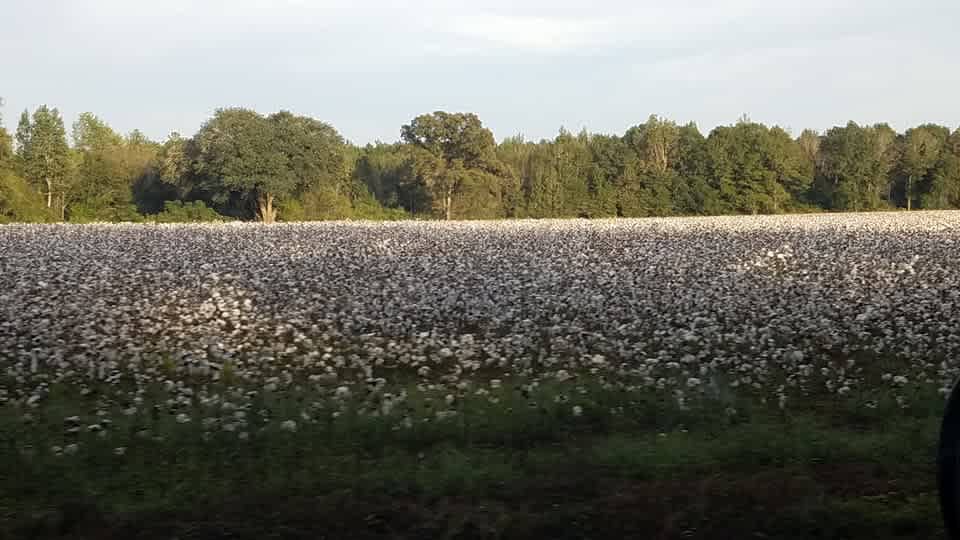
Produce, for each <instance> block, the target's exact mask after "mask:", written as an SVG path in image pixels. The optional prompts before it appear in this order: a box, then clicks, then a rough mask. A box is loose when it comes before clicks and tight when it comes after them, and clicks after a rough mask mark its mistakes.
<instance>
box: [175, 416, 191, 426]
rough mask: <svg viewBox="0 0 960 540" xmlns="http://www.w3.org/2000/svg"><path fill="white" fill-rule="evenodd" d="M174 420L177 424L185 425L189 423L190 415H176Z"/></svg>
mask: <svg viewBox="0 0 960 540" xmlns="http://www.w3.org/2000/svg"><path fill="white" fill-rule="evenodd" d="M176 420H177V423H178V424H187V423H189V422H190V415H188V414H186V413H180V414H178V415H177V417H176Z"/></svg>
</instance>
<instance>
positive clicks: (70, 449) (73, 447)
mask: <svg viewBox="0 0 960 540" xmlns="http://www.w3.org/2000/svg"><path fill="white" fill-rule="evenodd" d="M78 451H80V445H79V444H77V443H71V444H68V445H67V446H65V447H64V448H63V453H64V454H66V455H68V456H72V455H74V454H76V453H77V452H78Z"/></svg>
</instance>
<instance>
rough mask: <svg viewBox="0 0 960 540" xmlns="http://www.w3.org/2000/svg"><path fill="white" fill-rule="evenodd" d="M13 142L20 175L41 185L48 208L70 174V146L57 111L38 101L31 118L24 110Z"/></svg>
mask: <svg viewBox="0 0 960 540" xmlns="http://www.w3.org/2000/svg"><path fill="white" fill-rule="evenodd" d="M17 143H18V156H19V158H20V161H21V170H22V172H23V174H24V176H25V177H26V178H27V179H28V180H29V181H30V182H32V183H33V184H34V185H40V186H42V189H43V190H44V195H45V196H46V201H47V208H49V209H52V208H53V201H54V196H58V197H61V198H62V197H63V195H64V190H65V189H66V187H67V186H66V184H67V181H68V180H69V178H70V147H69V146H68V145H67V136H66V130H65V129H64V127H63V118H61V117H60V112H59V111H58V110H57V109H55V108H54V109H50V108H48V107H47V106H46V105H41V106H40V107H38V108H37V110H36V111H34V113H33V117H32V118H31V117H30V115H29V113H27V112H26V111H24V114H23V116H21V119H20V125H19V126H18V127H17Z"/></svg>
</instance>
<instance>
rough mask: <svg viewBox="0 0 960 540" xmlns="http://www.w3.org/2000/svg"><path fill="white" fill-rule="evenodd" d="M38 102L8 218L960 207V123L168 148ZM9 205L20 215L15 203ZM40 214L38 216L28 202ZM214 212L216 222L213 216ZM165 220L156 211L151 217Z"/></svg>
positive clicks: (456, 125) (1, 138) (18, 157)
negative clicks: (66, 118)
mask: <svg viewBox="0 0 960 540" xmlns="http://www.w3.org/2000/svg"><path fill="white" fill-rule="evenodd" d="M71 135H72V137H71V139H72V145H71V144H69V143H68V140H67V137H66V133H65V129H64V126H63V119H62V118H61V116H60V113H59V112H58V111H57V109H56V108H50V107H48V106H46V105H43V106H40V107H38V108H37V109H36V110H35V111H33V113H31V112H29V111H24V112H23V114H22V115H21V117H20V121H19V123H18V125H17V128H16V131H15V134H14V135H13V136H11V135H10V133H9V132H7V130H6V129H4V128H3V127H2V123H0V172H2V171H5V172H4V174H5V176H4V177H3V182H2V183H0V193H2V194H3V195H2V197H3V198H2V199H0V200H2V204H3V205H4V206H3V208H4V209H5V210H3V212H5V213H4V214H3V215H4V216H5V218H4V219H6V220H17V219H20V220H41V221H43V220H48V219H62V220H69V221H91V220H100V221H121V220H122V221H130V220H139V219H162V220H167V221H169V220H177V219H201V218H202V219H212V217H211V216H212V215H220V216H227V217H231V218H238V219H257V220H261V221H264V222H273V221H276V220H286V221H290V220H315V219H349V218H361V219H396V218H402V217H405V216H406V217H421V218H439V219H489V218H512V217H532V218H547V217H615V216H620V217H640V216H668V215H713V214H733V213H751V214H753V213H779V212H792V211H817V210H821V211H860V210H881V209H894V208H904V209H906V210H912V209H918V208H919V209H924V208H928V209H944V208H960V129H951V128H950V127H947V126H939V125H934V124H924V125H920V126H915V127H912V128H910V129H907V130H906V131H905V132H904V133H897V132H896V131H895V130H893V129H892V128H891V127H890V126H889V125H887V124H874V125H860V124H857V123H855V122H848V123H847V124H845V125H840V126H836V127H833V128H831V129H829V130H827V131H826V132H824V133H818V132H816V131H813V130H809V129H806V130H802V131H800V133H799V135H796V136H795V135H793V134H791V132H790V131H788V130H787V129H784V128H782V127H779V126H772V127H770V126H766V125H763V124H761V123H758V122H753V121H751V120H749V119H748V118H746V117H743V118H741V119H740V120H739V121H737V122H735V123H732V124H730V125H725V126H718V127H716V128H714V129H713V130H711V131H710V132H709V133H708V134H706V135H705V134H703V133H702V132H701V131H700V130H699V129H698V128H697V126H696V124H693V123H687V124H679V123H677V122H675V121H673V120H670V119H668V118H664V117H661V116H658V115H650V116H649V117H648V118H647V119H646V120H645V121H643V122H642V123H638V124H635V125H634V126H632V127H630V128H629V129H627V130H626V131H625V132H624V133H623V134H621V135H618V134H599V133H590V132H587V131H586V130H583V131H581V132H580V133H571V132H570V131H568V130H566V129H563V128H560V130H559V132H558V134H557V135H556V136H555V137H553V138H550V139H543V140H540V141H530V140H527V139H526V138H524V137H523V136H520V135H517V136H512V137H506V138H504V139H503V140H502V141H501V142H500V143H497V141H496V139H495V138H494V135H493V133H492V132H491V131H490V130H489V129H488V128H486V127H485V126H484V125H483V123H482V122H481V120H480V118H479V117H478V116H477V115H475V114H472V113H465V112H446V111H435V112H432V113H428V114H422V115H419V116H416V117H414V118H413V119H412V120H411V121H410V122H409V123H407V124H405V125H403V126H401V128H400V130H399V140H398V141H397V142H393V143H383V142H377V143H375V144H368V145H366V146H364V147H358V146H355V145H353V144H351V143H350V142H348V141H346V140H345V139H344V138H343V137H342V136H341V135H340V134H339V133H338V132H337V130H336V129H335V128H334V127H333V126H331V125H330V124H327V123H325V122H323V121H321V120H318V119H315V118H310V117H307V116H300V115H296V114H294V113H292V112H289V111H279V112H275V113H271V114H261V113H259V112H256V111H253V110H250V109H243V108H225V109H219V110H217V111H216V112H215V114H214V115H213V116H212V117H211V118H210V119H209V120H207V121H206V122H205V123H204V124H203V125H202V126H201V127H200V129H199V130H198V131H197V132H196V133H195V134H194V135H192V136H190V137H185V136H182V135H180V134H179V133H171V134H170V136H169V137H168V138H167V139H166V140H165V141H162V142H155V141H151V140H149V139H148V138H147V137H146V136H144V135H143V133H142V132H140V131H138V130H134V131H132V132H130V133H128V134H126V135H123V134H120V133H118V132H116V131H114V130H113V129H112V128H111V127H110V126H109V125H108V124H107V123H106V122H105V121H104V120H102V119H101V118H100V117H98V116H97V115H95V114H93V113H90V112H84V113H81V114H80V115H78V117H77V118H76V121H75V122H74V123H73V126H72V131H71ZM13 207H18V208H21V210H17V211H14V209H12V208H13ZM37 208H41V209H43V211H42V212H38V211H37ZM214 211H215V212H217V214H211V212H214ZM157 216H160V217H157Z"/></svg>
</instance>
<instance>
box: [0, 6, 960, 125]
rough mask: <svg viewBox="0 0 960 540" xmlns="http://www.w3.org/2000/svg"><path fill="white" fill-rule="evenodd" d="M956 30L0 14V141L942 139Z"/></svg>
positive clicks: (639, 11) (250, 10)
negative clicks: (80, 133)
mask: <svg viewBox="0 0 960 540" xmlns="http://www.w3.org/2000/svg"><path fill="white" fill-rule="evenodd" d="M958 22H960V2H958V1H957V0H912V1H910V2H904V1H903V0H869V1H867V0H860V1H852V0H805V1H802V2H796V1H791V2H784V1H780V0H716V1H707V0H703V1H693V0H661V1H657V2H648V1H641V0H617V1H594V2H592V3H591V2H585V1H583V0H578V1H576V2H572V1H566V0H532V1H519V0H518V1H509V0H489V1H483V0H471V1H453V0H426V1H421V2H400V1H388V0H380V1H362V0H354V1H341V0H229V1H228V0H162V1H154V0H0V96H2V97H3V98H5V101H6V106H5V107H4V109H3V116H4V123H5V124H6V125H7V126H8V128H10V129H11V131H12V129H13V128H14V127H15V125H16V121H17V117H18V116H19V113H20V111H22V110H23V109H24V108H30V109H31V110H32V109H33V108H34V107H36V106H37V105H39V104H42V103H46V104H49V105H50V106H56V107H59V108H60V110H61V111H62V112H63V113H64V115H65V117H66V119H67V121H68V123H69V122H72V121H73V119H74V118H75V117H76V115H77V114H78V113H80V112H83V111H91V112H93V113H95V114H97V115H98V116H100V117H101V118H103V119H104V120H106V121H107V122H108V123H110V124H111V125H112V126H113V127H114V128H115V129H117V130H118V131H121V132H128V131H130V130H132V129H134V128H140V129H141V130H143V131H144V132H145V133H147V135H149V136H150V137H152V138H156V139H163V138H165V136H166V135H167V134H168V133H169V132H171V131H179V132H181V133H183V134H185V135H190V134H193V133H194V132H195V131H196V130H197V129H198V128H199V126H200V124H201V123H202V122H203V121H204V120H205V119H206V118H208V117H209V116H210V115H211V114H212V113H213V111H214V109H216V108H218V107H226V106H245V107H251V108H254V109H256V110H258V111H260V112H264V113H266V112H273V111H276V110H278V109H287V110H291V111H293V112H295V113H299V114H305V115H310V116H314V117H316V118H319V119H321V120H324V121H326V122H329V123H331V124H333V125H334V126H335V127H336V128H337V129H338V130H339V131H340V132H341V133H342V134H343V135H344V136H345V137H347V138H348V139H350V140H352V141H354V142H356V143H359V144H364V143H367V142H372V141H374V140H376V139H380V140H383V141H387V142H392V141H395V140H397V139H398V138H399V134H400V126H401V125H402V124H404V123H406V122H408V121H409V120H410V119H412V118H413V117H414V116H416V115H418V114H421V113H425V112H431V111H434V110H446V111H451V112H454V111H468V112H475V113H477V114H478V115H479V116H480V118H481V119H482V120H483V122H484V123H485V124H486V125H487V126H488V127H489V128H491V129H492V130H493V132H494V134H495V135H496V137H497V139H498V140H500V139H502V138H503V137H506V136H509V135H514V134H518V133H522V134H524V135H525V136H526V137H527V138H528V139H535V140H536V139H540V138H543V137H553V136H554V135H556V133H557V131H558V129H559V127H560V126H561V125H563V126H566V127H567V128H568V129H570V130H572V131H578V130H579V129H580V128H582V127H586V128H587V129H589V130H590V131H594V132H602V133H618V134H619V133H622V132H623V131H624V130H625V129H626V128H627V127H629V126H631V125H635V124H637V123H640V122H642V121H644V120H645V119H646V118H647V116H648V115H650V114H652V113H656V114H659V115H662V116H666V117H669V118H671V119H674V120H676V121H678V122H687V121H694V122H696V123H697V124H698V125H699V126H700V128H701V130H702V131H703V132H704V133H705V134H706V133H707V132H708V131H709V130H710V129H712V128H713V127H714V126H716V125H718V124H729V123H732V122H734V121H736V119H737V118H738V117H740V116H741V115H742V114H744V113H746V114H748V115H749V116H750V117H751V118H752V119H754V120H757V121H762V122H765V123H768V124H778V125H781V126H783V127H787V128H790V129H792V131H793V132H794V133H799V131H800V130H801V129H802V128H804V127H811V128H814V129H819V130H823V129H826V128H829V127H830V126H833V125H837V124H844V123H846V121H847V120H851V119H852V120H855V121H857V122H861V123H873V122H878V121H886V122H889V123H890V124H891V125H892V126H893V127H894V128H896V129H898V130H902V129H904V128H906V127H908V126H911V125H915V124H919V123H923V122H936V123H941V124H946V125H948V126H950V127H951V128H955V127H957V126H958V125H960V101H958V100H960V62H958V53H960V40H958V39H957V38H956V35H955V34H956V27H957V24H958ZM68 129H69V128H68Z"/></svg>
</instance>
